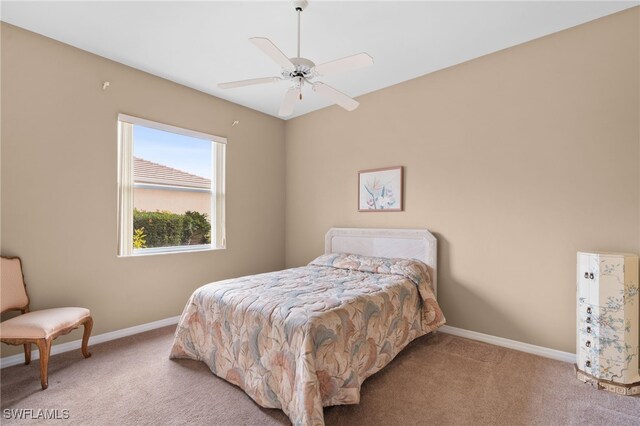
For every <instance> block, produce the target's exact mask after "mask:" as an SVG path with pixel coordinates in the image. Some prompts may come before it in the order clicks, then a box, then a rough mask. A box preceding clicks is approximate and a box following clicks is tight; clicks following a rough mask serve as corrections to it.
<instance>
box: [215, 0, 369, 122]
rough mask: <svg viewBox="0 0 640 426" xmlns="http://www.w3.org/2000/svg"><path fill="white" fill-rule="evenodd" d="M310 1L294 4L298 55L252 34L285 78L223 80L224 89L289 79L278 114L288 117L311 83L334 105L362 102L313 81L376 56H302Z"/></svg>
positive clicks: (348, 106)
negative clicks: (320, 61) (302, 27)
mask: <svg viewBox="0 0 640 426" xmlns="http://www.w3.org/2000/svg"><path fill="white" fill-rule="evenodd" d="M307 5H308V2H307V1H306V0H296V1H294V2H293V6H294V8H295V10H296V13H297V15H298V50H297V56H296V57H293V58H289V57H287V56H286V55H285V54H284V53H283V52H282V51H281V50H280V49H278V47H277V46H276V45H275V44H273V42H272V41H271V40H269V39H268V38H265V37H252V38H250V39H249V41H251V43H253V44H254V45H255V46H256V47H257V48H258V49H260V50H262V52H263V53H264V54H265V55H267V56H268V57H270V58H271V60H273V61H274V62H275V63H277V64H278V65H280V67H281V68H282V71H281V75H282V77H262V78H252V79H249V80H240V81H232V82H228V83H220V84H218V87H219V88H220V89H231V88H236V87H243V86H251V85H254V84H266V83H277V82H280V81H288V82H290V83H291V87H290V88H289V90H288V91H287V92H286V93H285V96H284V99H283V101H282V104H281V105H280V111H279V113H278V115H280V116H281V117H288V116H290V115H291V114H293V110H294V108H295V104H296V102H299V101H302V87H303V86H304V84H305V83H307V84H310V85H311V87H312V89H313V91H314V92H315V93H318V94H319V95H321V96H324V97H325V98H327V99H328V100H330V101H331V102H333V103H334V104H337V105H340V106H341V107H342V108H344V109H346V110H347V111H353V110H354V109H356V108H357V107H358V105H359V103H358V101H356V100H355V99H353V98H351V97H349V96H347V95H345V94H344V93H342V92H340V91H338V90H336V89H334V88H333V87H331V86H329V85H328V84H325V83H322V82H320V81H313V80H314V79H315V78H316V77H324V76H328V75H333V74H338V73H341V72H346V71H351V70H355V69H358V68H363V67H366V66H369V65H372V64H373V58H372V57H371V56H369V55H368V54H367V53H358V54H356V55H351V56H347V57H345V58H341V59H336V60H334V61H330V62H326V63H324V64H320V65H316V64H315V63H314V62H313V61H311V60H309V59H307V58H302V57H300V15H301V14H302V11H304V9H305V8H306V7H307Z"/></svg>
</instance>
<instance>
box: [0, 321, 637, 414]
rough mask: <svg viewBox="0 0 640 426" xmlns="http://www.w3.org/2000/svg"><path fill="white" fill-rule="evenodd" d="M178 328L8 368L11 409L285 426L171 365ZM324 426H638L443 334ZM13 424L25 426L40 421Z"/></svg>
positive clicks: (210, 380) (520, 364)
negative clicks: (45, 366)
mask: <svg viewBox="0 0 640 426" xmlns="http://www.w3.org/2000/svg"><path fill="white" fill-rule="evenodd" d="M173 331H174V327H166V328H162V329H159V330H154V331H150V332H147V333H143V334H139V335H136V336H131V337H127V338H124V339H120V340H116V341H112V342H107V343H103V344H100V345H95V346H93V347H91V351H92V353H93V356H92V357H91V358H89V359H83V358H82V356H81V355H80V351H79V350H78V351H73V352H67V353H64V354H60V355H56V356H54V357H52V359H51V361H50V365H49V371H50V373H49V389H47V390H46V391H41V390H40V380H39V370H38V362H37V361H36V362H33V363H32V364H31V365H29V366H23V365H20V366H15V367H10V368H6V369H3V370H2V372H1V379H2V402H1V406H2V424H10V423H12V421H11V420H8V419H7V417H6V416H7V411H6V409H12V408H27V409H29V408H31V409H34V410H37V409H58V410H68V415H69V419H68V420H67V421H61V420H53V421H52V422H53V423H55V424H61V423H65V424H66V423H72V424H81V425H111V424H118V425H125V424H126V425H132V424H149V425H159V424H163V425H164V424H207V425H286V424H289V421H288V418H287V417H286V416H285V415H284V414H283V413H282V412H281V411H279V410H274V409H264V408H261V407H259V406H258V405H256V404H255V403H254V402H253V401H252V400H251V399H250V398H249V397H248V396H247V395H246V394H245V393H244V392H242V391H241V390H240V389H238V388H237V387H235V386H233V385H231V384H229V383H227V382H225V381H224V380H222V379H219V378H218V377H216V376H214V375H213V374H212V373H211V372H210V371H209V369H208V368H207V367H206V366H205V365H204V363H200V362H195V361H190V360H179V361H172V360H169V358H168V353H169V348H170V345H171V342H172V338H173ZM325 419H326V423H327V425H403V426H404V425H418V424H437V425H441V424H451V425H464V424H474V425H479V424H491V425H495V424H504V425H521V424H540V425H551V424H563V425H564V424H580V425H585V424H587V425H614V424H615V425H632V424H633V425H639V424H640V398H639V397H622V396H617V395H613V394H610V393H607V392H604V391H598V390H595V389H593V388H592V387H590V386H589V385H585V384H584V383H581V382H579V381H578V380H577V379H576V378H575V377H574V371H573V366H572V365H570V364H566V363H563V362H559V361H553V360H549V359H546V358H541V357H537V356H533V355H528V354H525V353H521V352H517V351H512V350H509V349H504V348H500V347H496V346H492V345H487V344H484V343H480V342H475V341H472V340H466V339H462V338H459V337H454V336H451V335H447V334H442V333H438V334H436V335H433V336H427V337H423V338H420V339H418V340H417V341H414V342H413V343H412V344H410V345H409V346H408V347H407V348H406V349H405V350H404V351H403V352H402V353H400V354H399V355H398V356H397V357H396V359H395V360H394V361H393V362H391V364H389V365H388V366H387V367H385V368H384V369H383V370H382V371H381V372H379V373H378V374H376V375H374V376H372V377H370V378H369V379H368V380H367V381H365V383H364V384H363V387H362V397H361V401H360V404H358V405H348V406H339V407H328V408H325ZM15 423H21V424H26V423H28V424H32V423H38V422H36V421H24V420H23V421H20V422H17V421H16V422H15Z"/></svg>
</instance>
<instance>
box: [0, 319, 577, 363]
mask: <svg viewBox="0 0 640 426" xmlns="http://www.w3.org/2000/svg"><path fill="white" fill-rule="evenodd" d="M178 320H180V316H179V315H178V316H175V317H171V318H165V319H162V320H158V321H153V322H149V323H146V324H141V325H136V326H133V327H129V328H124V329H122V330H116V331H111V332H109V333H103V334H98V335H97V336H91V338H90V339H89V345H96V344H98V343H103V342H108V341H110V340H115V339H120V338H121V337H126V336H131V335H133V334H138V333H143V332H145V331H149V330H154V329H156V328H161V327H166V326H168V325H174V324H177V323H178ZM438 331H441V332H443V333H447V334H453V335H454V336H460V337H465V338H467V339H471V340H478V341H480V342H485V343H490V344H492V345H496V346H502V347H505V348H509V349H515V350H517V351H521V352H526V353H530V354H534V355H539V356H543V357H545V358H551V359H555V360H558V361H564V362H569V363H572V364H575V362H576V354H572V353H569V352H562V351H558V350H555V349H549V348H545V347H543V346H536V345H531V344H529V343H523V342H518V341H516V340H510V339H505V338H503V337H496V336H491V335H489V334H483V333H478V332H477V331H470V330H464V329H462V328H457V327H451V326H449V325H443V326H442V327H440V328H439V329H438ZM81 345H82V340H80V339H78V340H74V341H72V342H67V343H61V344H59V345H53V346H52V347H51V355H55V354H60V353H63V352H69V351H73V350H76V349H80V346H81ZM34 348H35V346H34ZM39 358H40V353H39V352H38V350H37V349H34V350H33V351H32V352H31V360H37V359H39ZM22 363H24V354H17V355H11V356H7V357H4V358H1V359H0V368H6V367H11V366H13V365H18V364H22Z"/></svg>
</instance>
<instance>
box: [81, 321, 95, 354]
mask: <svg viewBox="0 0 640 426" xmlns="http://www.w3.org/2000/svg"><path fill="white" fill-rule="evenodd" d="M92 328H93V318H91V317H89V318H87V320H86V321H85V322H84V334H83V335H82V355H83V356H84V357H85V358H89V357H90V356H91V353H90V352H89V337H91V329H92Z"/></svg>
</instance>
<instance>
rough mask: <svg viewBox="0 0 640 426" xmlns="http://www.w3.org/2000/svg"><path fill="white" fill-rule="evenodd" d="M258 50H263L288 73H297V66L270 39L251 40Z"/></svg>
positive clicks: (255, 38) (257, 38) (253, 38)
mask: <svg viewBox="0 0 640 426" xmlns="http://www.w3.org/2000/svg"><path fill="white" fill-rule="evenodd" d="M249 41H250V42H251V43H253V44H254V45H255V46H256V47H257V48H258V49H260V50H262V51H263V52H264V53H265V54H266V55H267V56H268V57H270V58H271V59H273V60H274V61H275V62H276V63H277V64H278V65H280V66H281V67H282V68H284V69H285V70H287V71H295V70H296V66H295V65H294V64H293V62H291V61H290V60H289V58H287V56H286V55H285V54H284V53H282V51H281V50H280V49H278V48H277V47H276V45H275V44H273V43H272V42H271V40H269V39H268V38H264V37H252V38H250V39H249Z"/></svg>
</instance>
